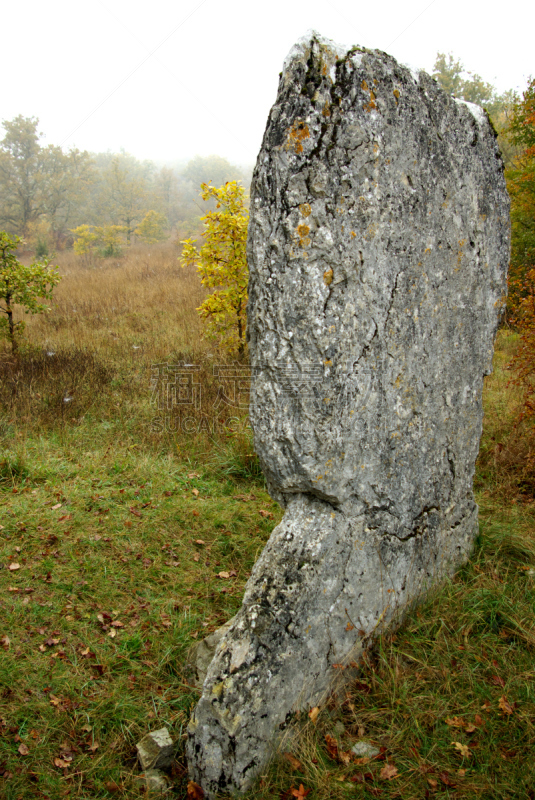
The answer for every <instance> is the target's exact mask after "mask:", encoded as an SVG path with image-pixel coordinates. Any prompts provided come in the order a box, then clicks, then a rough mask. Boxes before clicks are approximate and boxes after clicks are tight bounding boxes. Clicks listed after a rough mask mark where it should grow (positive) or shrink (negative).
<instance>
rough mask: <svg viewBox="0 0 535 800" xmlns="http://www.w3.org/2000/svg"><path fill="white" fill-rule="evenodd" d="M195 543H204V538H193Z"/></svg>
mask: <svg viewBox="0 0 535 800" xmlns="http://www.w3.org/2000/svg"><path fill="white" fill-rule="evenodd" d="M195 544H206V542H205V541H204V539H195Z"/></svg>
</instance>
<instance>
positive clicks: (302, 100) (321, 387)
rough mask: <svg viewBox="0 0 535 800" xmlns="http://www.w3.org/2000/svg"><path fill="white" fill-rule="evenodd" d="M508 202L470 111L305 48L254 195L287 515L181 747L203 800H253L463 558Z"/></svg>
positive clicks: (266, 399)
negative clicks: (281, 759)
mask: <svg viewBox="0 0 535 800" xmlns="http://www.w3.org/2000/svg"><path fill="white" fill-rule="evenodd" d="M508 257H509V201H508V197H507V193H506V189H505V182H504V178H503V166H502V161H501V157H500V153H499V150H498V147H497V144H496V140H495V135H494V132H493V130H492V128H491V125H490V124H489V120H488V118H487V116H486V114H485V113H484V112H483V111H482V110H481V109H480V108H478V107H477V106H472V105H470V104H467V103H464V102H460V101H457V100H454V99H452V98H451V97H449V96H448V95H446V94H445V93H444V92H443V91H442V90H441V89H440V87H439V86H438V84H437V83H436V82H435V81H434V80H433V79H432V78H430V77H429V76H428V75H426V74H425V73H423V72H418V73H415V72H413V71H411V70H410V69H409V68H408V67H405V66H402V65H400V64H398V63H397V62H396V61H395V60H394V59H393V58H392V57H391V56H389V55H387V54H386V53H382V52H380V51H377V50H374V51H371V50H365V49H362V48H358V47H355V48H342V47H340V46H338V45H335V44H334V43H333V42H330V41H327V40H324V39H322V38H321V37H320V36H318V35H317V34H310V35H308V36H307V37H305V39H304V40H302V41H300V42H299V43H298V44H297V45H296V46H295V47H294V48H293V50H292V52H291V53H290V55H289V57H288V59H287V60H286V62H285V65H284V70H283V72H282V74H281V78H280V84H279V91H278V96H277V100H276V102H275V105H274V106H273V108H272V110H271V113H270V116H269V120H268V124H267V128H266V132H265V135H264V140H263V144H262V148H261V151H260V154H259V157H258V161H257V165H256V169H255V173H254V177H253V184H252V190H251V219H250V226H249V239H248V263H249V270H250V283H249V308H248V335H249V346H250V354H251V364H252V369H253V382H252V392H251V422H252V425H253V429H254V437H255V446H256V449H257V452H258V454H259V457H260V460H261V463H262V468H263V470H264V474H265V476H266V479H267V482H268V487H269V490H270V493H271V495H272V496H273V497H274V498H276V499H277V500H278V501H279V503H281V504H282V506H284V508H285V509H286V511H285V516H284V519H283V520H282V522H281V523H280V525H278V526H277V527H276V528H275V530H274V531H273V533H272V535H271V538H270V539H269V542H268V543H267V545H266V547H265V549H264V551H263V553H262V554H261V556H260V558H259V560H258V562H257V563H256V565H255V567H254V569H253V572H252V575H251V578H250V579H249V581H248V583H247V586H246V589H245V594H244V598H243V605H242V607H241V609H240V611H239V612H238V614H237V615H236V617H235V618H234V620H233V622H232V625H231V626H230V629H229V630H228V631H227V633H226V634H225V636H224V637H223V638H222V640H221V642H220V643H219V645H218V647H217V650H216V652H215V656H214V659H213V661H212V663H211V664H210V667H209V668H208V672H207V675H206V678H205V681H204V685H203V693H202V696H201V699H200V701H199V703H198V705H197V708H196V710H195V712H194V715H193V718H192V721H191V724H190V732H189V741H188V758H189V765H190V772H191V777H192V779H193V780H195V781H196V782H197V783H198V784H200V785H201V786H202V787H203V789H204V790H205V792H206V796H207V797H209V798H211V797H214V796H215V795H216V794H217V793H218V792H222V793H225V792H227V793H228V792H244V791H247V789H248V787H249V786H250V785H251V781H252V779H253V778H254V777H255V776H256V775H257V774H258V772H259V770H260V769H261V768H262V766H263V764H264V763H265V761H266V759H267V758H269V756H270V754H271V752H272V749H273V747H275V746H276V742H277V736H278V735H279V733H280V731H281V730H282V729H284V727H285V725H287V724H288V722H289V720H290V718H291V714H292V712H293V711H295V710H296V709H303V708H310V707H311V706H315V705H318V704H319V703H320V702H321V700H322V698H323V697H324V696H325V693H326V692H327V691H329V689H330V687H331V686H332V680H333V676H334V675H337V674H338V675H339V674H340V673H341V672H342V670H341V669H340V667H339V666H335V665H340V664H342V665H343V664H346V663H350V662H351V661H358V657H359V654H360V653H361V652H362V649H363V647H364V646H365V645H366V643H368V642H369V641H370V640H371V639H372V638H373V636H374V635H375V634H376V633H377V632H378V631H379V630H381V629H382V628H384V626H387V625H389V624H397V622H398V621H399V619H400V618H401V616H402V614H403V612H404V611H405V610H406V609H408V608H409V607H410V606H411V604H413V603H414V602H416V601H417V600H418V599H419V598H421V597H422V595H423V594H425V592H426V591H427V590H428V589H429V588H430V587H432V586H434V585H436V584H437V582H439V581H440V580H441V579H443V578H444V577H445V576H447V575H450V574H451V573H452V572H453V571H454V570H455V568H456V567H458V566H459V565H460V564H462V563H463V562H464V561H465V560H466V558H467V557H468V555H469V553H470V550H471V547H472V544H473V541H474V537H475V535H476V532H477V525H478V521H477V506H476V504H475V502H474V497H473V491H472V477H473V472H474V463H475V459H476V456H477V452H478V446H479V438H480V434H481V425H482V404H481V395H482V385H483V377H484V375H486V374H488V373H489V372H490V370H491V361H492V352H493V343H494V337H495V333H496V328H497V324H498V320H499V315H500V310H501V307H502V305H503V300H504V295H505V291H506V269H507V264H508Z"/></svg>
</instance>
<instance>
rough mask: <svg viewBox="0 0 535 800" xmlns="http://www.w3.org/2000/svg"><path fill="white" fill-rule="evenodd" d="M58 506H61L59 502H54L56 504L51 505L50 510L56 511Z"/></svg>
mask: <svg viewBox="0 0 535 800" xmlns="http://www.w3.org/2000/svg"><path fill="white" fill-rule="evenodd" d="M58 508H61V503H56V505H55V506H52V507H51V509H50V510H51V511H57V509H58Z"/></svg>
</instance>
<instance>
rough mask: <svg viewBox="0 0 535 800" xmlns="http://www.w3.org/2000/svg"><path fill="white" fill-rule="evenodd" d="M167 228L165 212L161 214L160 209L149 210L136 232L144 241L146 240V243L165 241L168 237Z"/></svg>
mask: <svg viewBox="0 0 535 800" xmlns="http://www.w3.org/2000/svg"><path fill="white" fill-rule="evenodd" d="M166 228H167V220H166V218H165V217H164V215H163V214H160V213H159V212H158V211H147V213H146V214H145V216H144V217H143V219H142V221H141V223H140V224H139V225H138V227H137V228H136V231H135V233H136V236H139V238H140V239H141V241H142V242H146V244H155V243H156V242H163V241H164V240H165V239H167V234H166V232H165V229H166Z"/></svg>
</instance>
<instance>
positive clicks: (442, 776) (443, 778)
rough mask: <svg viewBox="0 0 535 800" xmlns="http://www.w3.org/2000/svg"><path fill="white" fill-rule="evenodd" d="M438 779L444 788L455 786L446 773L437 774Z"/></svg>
mask: <svg viewBox="0 0 535 800" xmlns="http://www.w3.org/2000/svg"><path fill="white" fill-rule="evenodd" d="M438 777H439V778H440V780H441V782H442V783H443V784H444V786H455V783H454V782H453V781H452V779H451V778H450V776H449V775H448V773H447V772H439V773H438Z"/></svg>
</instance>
